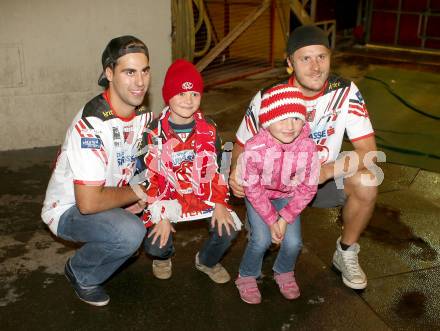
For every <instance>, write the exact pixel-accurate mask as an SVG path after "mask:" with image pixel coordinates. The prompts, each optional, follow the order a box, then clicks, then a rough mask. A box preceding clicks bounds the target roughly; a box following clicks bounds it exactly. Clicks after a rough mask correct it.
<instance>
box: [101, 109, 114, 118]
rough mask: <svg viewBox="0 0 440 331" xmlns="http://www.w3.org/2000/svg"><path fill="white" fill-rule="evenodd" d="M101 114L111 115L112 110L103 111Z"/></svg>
mask: <svg viewBox="0 0 440 331" xmlns="http://www.w3.org/2000/svg"><path fill="white" fill-rule="evenodd" d="M102 115H104V117H109V116H113V112H112V111H111V110H108V111H103V112H102Z"/></svg>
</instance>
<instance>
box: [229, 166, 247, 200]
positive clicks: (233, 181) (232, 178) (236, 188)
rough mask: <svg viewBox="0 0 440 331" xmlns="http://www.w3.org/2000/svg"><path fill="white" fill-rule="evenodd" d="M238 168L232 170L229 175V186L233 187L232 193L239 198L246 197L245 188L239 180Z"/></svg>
mask: <svg viewBox="0 0 440 331" xmlns="http://www.w3.org/2000/svg"><path fill="white" fill-rule="evenodd" d="M237 174H238V173H237V168H234V169H232V170H231V174H230V175H229V186H230V188H231V189H232V194H234V195H235V196H236V197H237V198H244V188H243V186H241V185H240V184H239V183H238V181H237Z"/></svg>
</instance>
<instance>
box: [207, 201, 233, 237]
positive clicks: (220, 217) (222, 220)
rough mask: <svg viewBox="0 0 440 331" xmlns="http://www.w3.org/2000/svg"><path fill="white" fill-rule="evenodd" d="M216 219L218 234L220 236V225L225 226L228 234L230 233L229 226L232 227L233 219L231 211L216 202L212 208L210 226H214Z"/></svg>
mask: <svg viewBox="0 0 440 331" xmlns="http://www.w3.org/2000/svg"><path fill="white" fill-rule="evenodd" d="M216 221H217V231H218V235H219V236H220V237H221V236H222V226H223V225H224V226H225V228H226V232H227V233H228V235H229V236H230V235H231V230H230V228H229V227H232V228H234V221H233V219H232V216H231V213H230V212H229V211H228V209H227V208H226V207H225V206H224V205H222V204H221V203H216V204H215V208H214V213H213V214H212V218H211V227H212V228H214V227H215V222H216Z"/></svg>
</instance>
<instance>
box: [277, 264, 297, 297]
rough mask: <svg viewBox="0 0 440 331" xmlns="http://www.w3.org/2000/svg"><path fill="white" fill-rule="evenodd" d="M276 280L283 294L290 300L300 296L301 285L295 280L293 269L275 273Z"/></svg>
mask: <svg viewBox="0 0 440 331" xmlns="http://www.w3.org/2000/svg"><path fill="white" fill-rule="evenodd" d="M274 278H275V281H276V282H277V284H278V287H279V288H280V292H281V294H282V295H283V296H284V297H285V298H286V299H288V300H293V299H296V298H298V297H299V295H300V293H299V287H298V284H297V283H296V280H295V275H294V274H293V271H290V272H283V273H282V274H277V273H275V274H274Z"/></svg>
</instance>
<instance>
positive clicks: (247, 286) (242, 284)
mask: <svg viewBox="0 0 440 331" xmlns="http://www.w3.org/2000/svg"><path fill="white" fill-rule="evenodd" d="M235 285H236V286H237V288H238V291H239V292H240V298H241V300H243V301H244V302H246V303H249V304H251V305H256V304H259V303H260V302H261V293H260V290H259V289H258V286H257V280H256V279H255V278H254V277H238V278H237V280H236V281H235Z"/></svg>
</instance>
